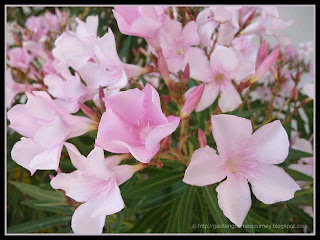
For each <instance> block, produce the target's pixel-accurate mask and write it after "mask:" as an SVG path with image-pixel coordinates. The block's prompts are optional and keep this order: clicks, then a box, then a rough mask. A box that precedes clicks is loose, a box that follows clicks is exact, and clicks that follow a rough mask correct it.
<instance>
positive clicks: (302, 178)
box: [283, 167, 313, 182]
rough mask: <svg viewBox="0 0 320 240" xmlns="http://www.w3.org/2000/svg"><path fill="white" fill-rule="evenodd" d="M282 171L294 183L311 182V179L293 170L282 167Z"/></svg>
mask: <svg viewBox="0 0 320 240" xmlns="http://www.w3.org/2000/svg"><path fill="white" fill-rule="evenodd" d="M283 169H284V170H285V171H286V172H287V173H288V174H289V175H290V176H291V177H292V178H293V179H294V180H296V181H306V182H313V178H312V177H310V176H308V175H306V174H304V173H302V172H298V171H296V170H294V169H291V168H287V167H284V168H283Z"/></svg>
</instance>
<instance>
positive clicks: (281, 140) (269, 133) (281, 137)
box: [250, 120, 290, 164]
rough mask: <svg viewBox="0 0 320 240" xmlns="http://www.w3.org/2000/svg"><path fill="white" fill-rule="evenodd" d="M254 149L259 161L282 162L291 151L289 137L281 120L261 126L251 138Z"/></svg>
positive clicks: (268, 162)
mask: <svg viewBox="0 0 320 240" xmlns="http://www.w3.org/2000/svg"><path fill="white" fill-rule="evenodd" d="M250 142H251V144H252V149H253V151H254V153H255V154H256V158H257V160H258V161H259V162H262V163H266V164H279V163H282V162H283V161H284V160H285V159H286V158H287V156H288V153H289V145H290V144H289V139H288V135H287V132H286V130H285V129H284V128H283V126H282V125H281V122H280V121H279V120H276V121H273V122H271V123H269V124H266V125H264V126H262V127H261V128H259V129H258V130H257V131H255V132H254V133H253V135H252V136H251V138H250Z"/></svg>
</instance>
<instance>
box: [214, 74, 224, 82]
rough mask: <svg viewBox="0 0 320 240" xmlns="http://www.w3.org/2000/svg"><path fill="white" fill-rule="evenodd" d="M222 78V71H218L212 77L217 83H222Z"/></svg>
mask: <svg viewBox="0 0 320 240" xmlns="http://www.w3.org/2000/svg"><path fill="white" fill-rule="evenodd" d="M223 79H224V75H223V73H218V74H216V76H215V77H214V80H215V81H216V83H217V84H219V85H220V84H221V83H222V81H223Z"/></svg>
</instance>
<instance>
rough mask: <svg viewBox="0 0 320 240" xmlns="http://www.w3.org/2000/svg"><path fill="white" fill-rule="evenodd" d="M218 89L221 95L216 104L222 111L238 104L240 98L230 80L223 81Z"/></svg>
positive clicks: (231, 109) (227, 110)
mask: <svg viewBox="0 0 320 240" xmlns="http://www.w3.org/2000/svg"><path fill="white" fill-rule="evenodd" d="M220 90H221V96H220V99H219V102H218V104H219V107H220V109H221V111H222V112H223V113H225V112H231V111H233V110H235V109H237V108H238V107H239V106H240V104H241V103H242V100H241V98H240V95H239V93H238V92H237V90H236V89H235V87H234V86H233V85H232V83H231V82H225V83H224V84H223V85H222V86H221V87H220Z"/></svg>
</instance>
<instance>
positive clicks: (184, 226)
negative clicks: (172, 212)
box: [177, 185, 196, 233]
mask: <svg viewBox="0 0 320 240" xmlns="http://www.w3.org/2000/svg"><path fill="white" fill-rule="evenodd" d="M195 193H196V187H194V186H191V185H189V186H188V187H187V189H186V190H185V192H184V194H183V195H182V198H181V200H180V203H179V207H178V208H179V212H178V219H177V220H178V232H179V233H190V230H191V214H192V210H193V202H194V198H195Z"/></svg>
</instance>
